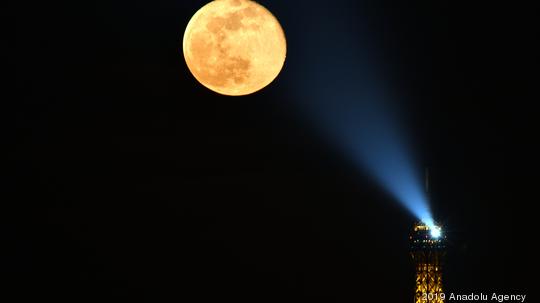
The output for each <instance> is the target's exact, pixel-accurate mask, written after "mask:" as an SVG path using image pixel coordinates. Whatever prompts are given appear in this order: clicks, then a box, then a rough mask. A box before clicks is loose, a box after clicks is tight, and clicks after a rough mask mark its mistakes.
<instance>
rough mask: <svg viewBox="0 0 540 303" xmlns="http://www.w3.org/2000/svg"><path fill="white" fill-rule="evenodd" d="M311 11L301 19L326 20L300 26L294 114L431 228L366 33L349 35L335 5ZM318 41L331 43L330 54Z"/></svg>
mask: <svg viewBox="0 0 540 303" xmlns="http://www.w3.org/2000/svg"><path fill="white" fill-rule="evenodd" d="M311 9H312V10H313V11H312V12H311V13H309V14H307V15H310V16H316V15H321V16H326V17H325V19H326V20H332V21H329V22H326V23H317V22H306V23H305V24H308V25H309V26H310V27H312V28H307V29H303V30H304V31H305V33H306V34H304V35H302V36H303V37H304V39H305V41H302V42H304V44H303V45H305V47H306V52H305V53H304V54H303V56H302V57H301V60H304V62H301V63H302V66H305V67H306V68H305V69H303V70H302V71H299V73H300V74H298V75H295V76H296V77H298V78H299V79H303V80H302V82H303V84H304V85H301V86H300V87H299V88H300V90H299V91H298V97H299V98H298V99H299V100H301V101H299V110H300V111H301V112H304V113H307V117H308V118H309V119H310V120H312V122H313V124H314V125H315V126H316V127H317V128H319V130H320V131H321V132H322V133H324V134H325V135H326V137H327V138H328V139H329V141H330V142H331V143H332V144H335V145H336V146H338V147H339V148H340V149H341V150H342V151H343V152H344V153H345V154H346V155H347V156H348V157H349V158H350V159H352V161H353V162H354V163H356V165H357V166H358V167H359V168H360V169H362V170H364V171H365V172H367V173H368V174H369V175H370V176H372V177H373V179H374V180H375V181H376V182H377V183H378V184H380V186H381V187H382V188H384V189H385V190H386V191H387V192H388V193H389V194H391V195H392V196H393V197H394V198H395V199H396V200H397V201H399V202H400V203H401V204H402V205H403V206H404V207H405V208H406V209H408V210H409V211H410V212H411V213H412V214H413V215H414V216H416V217H417V218H418V219H419V220H421V221H423V222H424V223H425V224H426V225H428V226H429V227H434V226H435V224H434V220H433V217H432V215H431V211H430V209H429V205H428V201H427V197H426V194H425V192H424V190H423V186H422V184H423V183H422V182H421V180H422V178H421V177H420V176H419V175H418V174H417V171H418V169H417V167H416V166H415V164H414V161H413V158H412V157H411V154H412V153H411V151H410V150H409V148H408V145H407V144H406V143H405V142H410V140H408V138H406V136H405V133H406V131H404V130H405V127H403V126H402V125H400V123H399V119H398V116H401V115H403V114H404V112H401V111H400V110H397V109H396V108H398V107H399V106H398V105H399V104H398V103H397V102H396V101H398V100H399V98H395V97H391V96H389V95H390V94H389V93H388V92H389V91H390V90H389V89H388V88H387V87H385V85H384V82H385V81H383V80H381V79H382V78H383V77H381V75H380V73H381V72H380V71H381V70H384V69H383V68H381V67H382V66H377V65H378V64H376V63H375V61H376V60H374V56H372V55H370V54H372V53H373V52H374V51H373V50H369V49H368V48H367V47H365V45H366V44H365V40H366V37H369V35H368V33H358V32H351V26H350V25H351V22H352V21H351V20H349V19H347V16H348V15H350V14H349V13H348V12H347V8H344V7H341V8H340V7H339V5H338V4H337V3H335V5H333V6H330V7H328V6H325V7H318V6H311ZM355 30H357V29H356V28H355ZM357 31H360V30H357ZM361 40H362V41H364V42H363V43H359V41H361ZM321 43H324V44H325V45H332V53H330V54H329V53H327V51H328V46H326V47H321V46H322V45H321ZM359 44H361V46H362V47H360V46H359ZM299 45H300V44H299ZM306 97H307V98H306Z"/></svg>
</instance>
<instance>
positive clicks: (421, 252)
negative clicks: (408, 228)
mask: <svg viewBox="0 0 540 303" xmlns="http://www.w3.org/2000/svg"><path fill="white" fill-rule="evenodd" d="M435 228H439V227H438V226H436V227H435ZM445 240H446V238H445V236H444V235H441V234H440V228H439V234H436V233H433V232H432V230H431V228H430V227H428V226H427V225H426V224H424V223H421V222H419V223H416V224H415V225H414V227H413V230H412V233H411V236H410V241H411V256H412V258H413V261H414V263H415V269H416V283H415V293H414V303H443V302H445V295H444V292H443V281H442V268H443V258H444V255H445Z"/></svg>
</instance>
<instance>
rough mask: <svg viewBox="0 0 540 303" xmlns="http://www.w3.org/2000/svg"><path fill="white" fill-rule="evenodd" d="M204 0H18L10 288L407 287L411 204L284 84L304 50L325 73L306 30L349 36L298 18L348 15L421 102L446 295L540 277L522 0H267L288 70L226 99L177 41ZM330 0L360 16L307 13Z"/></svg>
mask: <svg viewBox="0 0 540 303" xmlns="http://www.w3.org/2000/svg"><path fill="white" fill-rule="evenodd" d="M471 2H474V4H471ZM205 3H206V1H180V0H178V1H171V0H156V1H146V2H145V1H103V3H102V1H97V2H94V1H92V2H88V3H83V2H77V1H70V2H69V3H51V2H44V1H41V2H39V3H30V2H24V3H21V4H19V7H17V11H16V13H17V21H16V42H15V50H16V56H15V57H14V64H15V68H16V73H15V82H16V87H15V89H16V91H17V94H16V96H17V97H16V98H12V99H10V100H5V101H4V102H6V103H8V102H9V103H10V104H9V105H13V107H11V106H10V111H9V119H8V120H7V121H8V124H9V126H10V129H9V130H8V136H7V139H8V140H7V142H8V147H7V148H8V150H9V151H10V158H9V159H6V158H5V159H6V160H8V161H9V163H10V165H9V167H10V168H13V172H11V170H8V172H10V177H8V178H7V180H6V181H5V182H3V183H4V186H3V188H4V192H5V193H7V194H8V195H7V196H8V197H10V198H7V199H6V200H5V201H6V203H5V204H6V205H7V206H8V210H9V211H7V212H4V214H7V216H6V217H7V218H6V219H5V220H3V223H2V225H1V226H2V231H1V235H2V238H3V239H7V240H8V242H7V243H8V245H6V246H5V247H7V250H6V249H5V248H4V249H2V250H3V252H2V258H1V263H0V264H1V267H2V272H3V273H5V274H6V275H7V276H8V277H9V279H10V280H11V281H13V282H14V283H15V285H16V286H17V288H11V289H13V290H16V291H17V292H18V295H19V296H34V295H37V296H38V297H40V298H55V299H56V300H58V301H69V302H96V301H98V300H102V299H103V298H124V299H138V300H143V301H148V302H172V301H181V300H187V299H188V298H189V300H187V301H186V302H197V301H198V300H201V301H207V300H208V299H213V300H216V299H226V298H232V299H235V300H239V301H247V300H249V301H250V302H260V301H265V300H272V301H275V300H280V301H283V300H285V301H288V300H293V299H296V300H298V299H302V298H324V299H328V300H334V301H332V302H335V301H336V300H337V302H343V301H346V300H347V301H348V300H355V301H357V302H362V301H367V299H370V298H371V299H378V301H379V302H407V301H408V300H412V299H410V298H412V286H413V282H414V281H413V268H412V261H411V260H410V257H409V254H408V242H407V239H408V233H409V228H410V227H411V225H412V223H413V221H414V218H413V217H412V216H411V215H410V214H409V213H407V212H406V211H405V210H404V209H403V208H401V206H399V204H397V203H396V201H394V200H393V198H392V197H390V196H389V195H388V194H387V193H385V192H384V191H382V190H381V189H380V187H379V186H378V185H377V184H374V183H373V182H372V181H370V180H369V179H366V178H365V175H364V174H363V173H362V171H360V170H359V168H358V167H357V166H355V165H352V164H351V163H350V161H349V160H348V159H347V158H346V157H344V156H343V155H342V154H341V153H340V151H339V150H337V149H336V148H334V147H333V146H331V145H330V144H328V142H327V141H326V140H324V139H323V138H322V137H321V134H320V133H318V132H317V131H316V129H315V128H313V127H312V126H311V125H309V123H306V118H305V117H303V116H302V113H301V112H300V111H299V110H298V107H297V106H296V105H295V104H298V100H296V99H297V98H299V95H298V94H297V93H295V94H291V93H290V92H291V91H293V90H296V91H298V89H297V88H298V87H304V86H305V83H302V81H303V79H302V78H301V77H299V76H298V75H299V74H301V71H302V70H304V69H305V66H302V65H301V64H300V62H306V60H301V59H302V58H303V59H305V58H311V59H312V60H311V62H313V64H314V65H312V66H310V67H309V70H310V71H316V70H317V61H318V58H315V57H313V58H312V57H310V56H313V49H312V48H313V47H317V48H319V49H318V50H319V51H320V50H321V48H322V50H324V51H325V52H327V53H328V54H329V56H336V57H339V56H340V51H341V50H342V49H340V47H339V46H336V43H334V41H333V40H332V37H333V33H331V32H330V34H328V33H326V34H325V35H324V36H323V35H321V39H320V41H319V44H318V45H316V46H314V45H309V46H306V45H304V44H303V43H302V41H303V36H304V35H306V34H307V33H306V31H309V30H310V28H313V25H314V24H317V26H319V27H320V26H324V25H326V24H327V25H328V28H332V24H333V23H335V22H346V23H347V28H348V29H350V34H351V35H352V36H355V35H356V33H359V34H358V36H360V33H363V32H366V31H367V32H369V35H370V37H369V39H359V40H358V41H351V43H353V44H354V43H366V41H369V43H370V49H372V50H373V52H374V53H375V54H376V57H377V59H378V60H380V62H385V64H383V65H381V66H380V67H381V69H383V71H382V73H383V74H384V75H386V78H385V79H386V81H387V85H388V86H389V87H391V88H392V90H393V94H394V95H399V96H403V98H402V99H401V101H400V102H401V104H399V106H401V107H405V108H408V109H409V111H408V112H409V114H410V115H409V116H408V119H409V120H408V121H409V129H410V130H411V133H410V134H409V135H411V137H414V140H415V144H416V145H417V146H416V147H417V150H418V154H417V155H415V157H416V158H417V159H419V162H420V163H421V164H424V165H426V166H429V167H430V168H431V171H432V185H433V186H432V200H433V204H432V206H433V208H434V210H435V216H436V217H437V218H438V219H439V220H440V221H441V222H443V223H444V224H445V226H447V229H448V230H447V232H448V237H449V248H448V262H447V263H448V264H447V267H446V275H445V280H446V287H447V289H448V291H454V292H466V291H468V292H471V291H476V292H480V291H484V292H491V291H500V292H506V293H511V292H517V293H526V294H527V295H528V296H529V297H533V296H534V295H535V294H534V293H533V290H534V289H533V288H531V287H530V284H531V282H530V280H529V278H528V277H529V276H530V275H531V274H532V269H531V266H532V264H531V261H532V260H533V259H532V257H533V256H534V255H535V252H534V250H533V248H532V247H533V244H535V243H534V242H535V241H536V239H537V238H538V237H537V236H536V235H535V234H534V232H535V231H536V230H538V228H536V227H533V223H534V222H533V221H530V220H529V218H530V217H531V214H532V212H533V211H532V209H533V207H532V206H531V204H533V203H537V201H538V199H537V198H536V196H533V193H534V186H535V185H537V184H536V182H537V180H538V177H537V172H538V171H537V170H536V169H535V168H533V163H535V162H536V161H534V160H535V158H536V154H535V153H534V152H533V151H532V146H533V145H534V141H535V140H537V139H538V134H535V133H534V132H533V131H532V129H531V127H532V120H533V112H532V103H533V102H534V101H536V100H538V99H537V98H536V99H535V98H533V91H532V84H533V82H534V83H535V84H536V85H537V82H536V81H533V79H534V78H533V75H534V74H536V73H537V70H535V71H534V73H533V63H536V61H537V58H536V57H537V55H536V53H535V51H533V48H532V44H533V37H534V35H533V32H534V30H533V18H537V14H535V12H534V11H533V10H532V9H531V8H527V7H518V6H517V5H511V4H510V2H505V3H503V4H494V3H493V1H490V2H485V3H479V2H477V1H468V2H465V3H458V2H455V1H387V0H384V1H380V0H378V1H374V0H373V1H353V0H336V1H260V3H261V4H263V5H265V6H266V7H267V8H269V9H270V10H271V11H272V12H273V13H274V14H275V15H276V16H277V17H278V18H279V20H280V22H281V23H282V26H283V28H284V30H285V32H286V35H287V40H288V57H287V62H286V66H285V68H284V70H283V71H282V73H281V75H280V76H279V77H278V79H277V80H276V81H275V82H274V83H272V84H271V85H270V86H269V87H267V88H266V89H264V90H263V91H261V92H258V93H256V94H254V95H251V96H247V97H242V98H230V97H224V96H220V95H217V94H214V93H212V92H210V91H208V90H207V89H205V88H204V87H202V86H201V85H199V84H198V83H197V82H196V81H195V79H194V78H193V77H192V76H191V74H190V73H189V71H188V69H187V67H186V65H185V62H184V59H183V56H182V54H181V52H180V41H181V39H182V35H183V31H184V29H185V26H186V24H187V22H188V21H189V19H190V17H191V16H192V15H193V13H194V12H195V11H196V10H197V9H198V8H200V7H201V6H202V5H204V4H205ZM308 3H309V5H311V6H312V9H305V6H306V5H307V4H308ZM330 5H331V6H332V8H328V9H335V11H338V12H339V10H343V11H345V10H346V11H347V12H348V14H349V17H348V18H343V19H340V18H335V16H333V17H332V18H329V17H328V16H326V15H324V14H316V13H317V12H324V11H325V10H326V9H327V8H325V6H330ZM313 8H316V9H313ZM350 16H353V17H352V18H351V17H350ZM355 16H358V17H357V18H356V17H355ZM360 18H362V19H360ZM360 27H362V29H360ZM309 35H311V36H314V37H317V35H318V33H316V32H315V33H313V32H311V33H309ZM338 35H339V33H336V36H338ZM320 72H324V71H320ZM328 81H336V80H335V77H334V75H330V74H329V75H328ZM329 102H331V100H329ZM11 108H12V109H11ZM534 172H536V176H535V173H534ZM530 176H535V177H533V178H531V177H530ZM4 242H5V241H4ZM381 296H382V297H381ZM530 302H532V301H530Z"/></svg>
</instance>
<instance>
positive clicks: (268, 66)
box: [183, 0, 287, 96]
mask: <svg viewBox="0 0 540 303" xmlns="http://www.w3.org/2000/svg"><path fill="white" fill-rule="evenodd" d="M183 51H184V58H185V60H186V63H187V66H188V68H189V70H190V71H191V73H192V74H193V76H194V77H195V78H196V79H197V81H199V82H200V83H201V84H202V85H204V86H206V87H207V88H209V89H211V90H213V91H215V92H217V93H220V94H223V95H229V96H242V95H248V94H251V93H254V92H256V91H258V90H260V89H262V88H264V87H266V86H267V85H268V84H270V83H271V82H272V81H274V79H275V78H276V77H277V76H278V74H279V72H280V71H281V69H282V68H283V64H284V63H285V56H286V53H287V43H286V40H285V34H284V33H283V29H282V28H281V26H280V24H279V22H278V20H277V19H276V18H275V17H274V16H273V15H272V13H270V12H269V11H268V10H267V9H266V8H264V7H263V6H261V5H260V4H258V3H256V2H254V1H249V0H216V1H212V2H210V3H208V4H206V5H205V6H203V7H202V8H201V9H200V10H199V11H197V12H196V13H195V15H193V17H192V18H191V20H190V21H189V23H188V25H187V28H186V31H185V33H184V41H183Z"/></svg>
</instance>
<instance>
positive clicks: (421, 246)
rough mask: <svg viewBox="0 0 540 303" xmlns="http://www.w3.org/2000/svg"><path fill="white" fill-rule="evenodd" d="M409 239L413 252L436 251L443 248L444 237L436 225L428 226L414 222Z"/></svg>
mask: <svg viewBox="0 0 540 303" xmlns="http://www.w3.org/2000/svg"><path fill="white" fill-rule="evenodd" d="M409 239H410V241H411V250H413V251H418V250H425V251H436V250H441V249H444V248H445V242H446V241H445V240H446V235H445V234H444V233H443V230H442V229H441V227H440V225H438V224H434V225H433V226H429V225H427V224H426V223H424V222H416V223H415V224H414V226H413V229H412V232H411V235H410V237H409Z"/></svg>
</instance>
